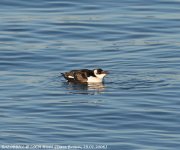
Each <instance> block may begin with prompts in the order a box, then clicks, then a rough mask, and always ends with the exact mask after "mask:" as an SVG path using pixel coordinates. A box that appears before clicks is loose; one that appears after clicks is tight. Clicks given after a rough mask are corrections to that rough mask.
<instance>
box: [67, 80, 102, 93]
mask: <svg viewBox="0 0 180 150" xmlns="http://www.w3.org/2000/svg"><path fill="white" fill-rule="evenodd" d="M66 87H67V90H68V93H70V94H90V95H95V94H100V93H102V92H103V91H104V90H105V85H104V83H83V84H82V83H72V82H67V83H66Z"/></svg>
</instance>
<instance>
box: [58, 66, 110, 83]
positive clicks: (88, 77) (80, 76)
mask: <svg viewBox="0 0 180 150" xmlns="http://www.w3.org/2000/svg"><path fill="white" fill-rule="evenodd" d="M61 74H62V76H63V77H64V78H65V79H66V80H67V81H68V82H77V83H78V82H79V83H101V82H103V78H104V77H105V76H106V75H107V74H108V72H107V71H104V70H102V69H94V70H89V69H80V70H71V71H69V72H65V73H61Z"/></svg>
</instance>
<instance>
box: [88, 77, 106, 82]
mask: <svg viewBox="0 0 180 150" xmlns="http://www.w3.org/2000/svg"><path fill="white" fill-rule="evenodd" d="M102 80H103V78H97V77H92V76H90V77H88V80H87V82H96V83H97V82H102Z"/></svg>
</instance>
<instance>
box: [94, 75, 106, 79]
mask: <svg viewBox="0 0 180 150" xmlns="http://www.w3.org/2000/svg"><path fill="white" fill-rule="evenodd" d="M105 76H106V74H96V77H98V78H100V79H102V78H104V77H105Z"/></svg>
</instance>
